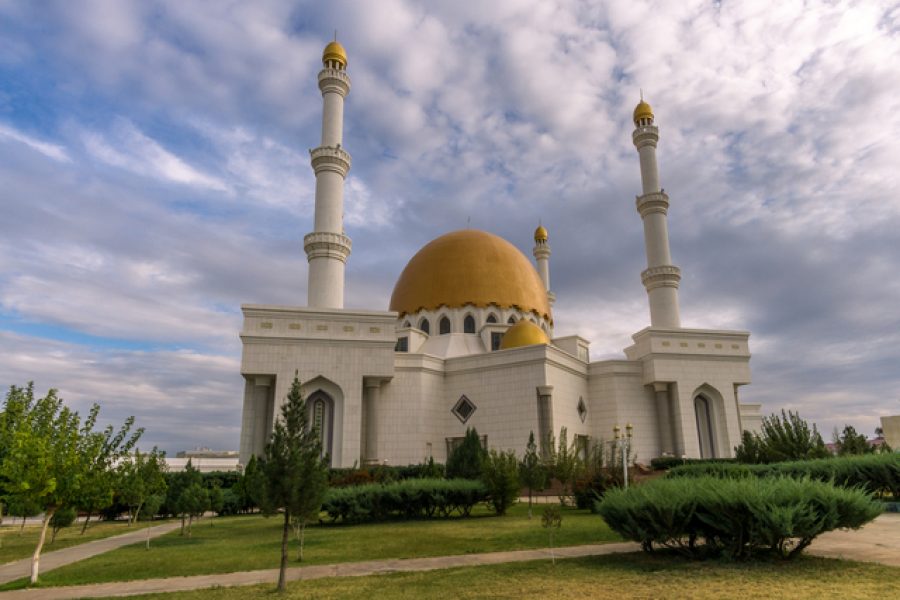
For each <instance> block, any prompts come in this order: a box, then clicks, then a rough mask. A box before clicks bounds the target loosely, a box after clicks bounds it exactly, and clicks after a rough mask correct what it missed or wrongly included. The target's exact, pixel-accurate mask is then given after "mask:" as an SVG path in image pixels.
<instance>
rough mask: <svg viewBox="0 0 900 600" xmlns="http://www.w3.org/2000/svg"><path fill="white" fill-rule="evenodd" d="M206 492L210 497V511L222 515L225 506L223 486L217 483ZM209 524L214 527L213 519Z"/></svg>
mask: <svg viewBox="0 0 900 600" xmlns="http://www.w3.org/2000/svg"><path fill="white" fill-rule="evenodd" d="M206 492H207V494H208V495H209V510H211V511H213V512H214V513H216V514H217V515H218V514H221V512H222V507H223V506H224V505H225V493H224V492H223V491H222V486H221V485H219V484H218V483H215V484H213V486H212V487H210V488H209V489H208V490H206ZM209 524H210V525H212V519H210V520H209Z"/></svg>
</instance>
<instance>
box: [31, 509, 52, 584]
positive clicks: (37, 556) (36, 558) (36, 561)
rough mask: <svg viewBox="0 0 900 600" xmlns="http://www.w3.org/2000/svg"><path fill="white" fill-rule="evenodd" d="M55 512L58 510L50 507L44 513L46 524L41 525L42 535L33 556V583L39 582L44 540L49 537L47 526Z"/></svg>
mask: <svg viewBox="0 0 900 600" xmlns="http://www.w3.org/2000/svg"><path fill="white" fill-rule="evenodd" d="M54 512H56V509H50V510H48V511H47V512H46V513H45V514H44V524H43V525H42V526H41V537H40V538H39V539H38V544H37V547H36V548H35V549H34V554H33V555H32V556H31V585H34V584H35V583H37V580H38V570H39V569H40V566H41V549H42V548H43V547H44V540H46V539H47V528H48V527H49V526H50V519H52V518H53V513H54Z"/></svg>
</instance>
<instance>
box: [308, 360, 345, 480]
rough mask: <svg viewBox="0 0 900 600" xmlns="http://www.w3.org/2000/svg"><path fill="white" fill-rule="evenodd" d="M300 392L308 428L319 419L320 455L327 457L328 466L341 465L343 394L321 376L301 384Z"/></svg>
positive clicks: (337, 387) (338, 388)
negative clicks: (304, 400) (304, 403)
mask: <svg viewBox="0 0 900 600" xmlns="http://www.w3.org/2000/svg"><path fill="white" fill-rule="evenodd" d="M302 392H303V397H304V398H306V410H307V416H308V418H309V425H310V427H315V426H316V424H317V419H319V430H320V440H321V442H322V455H323V456H326V457H328V463H329V465H336V464H341V444H342V443H343V416H344V392H343V391H342V390H341V388H340V386H338V385H337V384H336V383H334V382H333V381H331V380H330V379H328V378H326V377H322V376H321V375H320V376H318V377H314V378H312V379H310V380H309V381H307V382H306V383H305V384H303V387H302Z"/></svg>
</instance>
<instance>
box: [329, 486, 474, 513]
mask: <svg viewBox="0 0 900 600" xmlns="http://www.w3.org/2000/svg"><path fill="white" fill-rule="evenodd" d="M487 496H488V494H487V489H486V488H485V486H484V484H483V483H481V482H480V481H472V480H468V479H406V480H403V481H396V482H390V483H384V484H381V483H373V484H369V485H358V486H354V487H345V488H332V489H330V490H328V493H327V494H326V496H325V502H324V503H323V505H322V510H324V511H325V512H327V513H328V516H329V517H331V519H332V520H333V521H337V520H338V519H340V520H342V521H349V522H359V521H377V520H383V519H387V518H391V517H401V518H406V519H412V518H421V517H433V516H449V515H451V514H453V513H458V514H460V515H462V516H468V515H469V513H470V512H471V511H472V507H474V506H475V505H476V504H478V503H479V502H483V501H485V500H486V499H487Z"/></svg>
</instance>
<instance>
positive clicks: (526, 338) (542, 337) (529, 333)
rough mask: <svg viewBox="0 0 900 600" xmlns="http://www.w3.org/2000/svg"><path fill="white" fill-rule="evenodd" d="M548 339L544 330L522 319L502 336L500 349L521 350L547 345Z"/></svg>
mask: <svg viewBox="0 0 900 600" xmlns="http://www.w3.org/2000/svg"><path fill="white" fill-rule="evenodd" d="M549 343H550V338H548V337H547V334H546V333H544V330H543V329H541V328H540V327H538V326H537V325H535V324H534V323H532V322H531V321H529V320H527V319H522V320H521V321H519V322H518V323H516V324H515V325H513V326H512V327H510V328H509V329H507V330H506V333H504V334H503V339H502V340H500V349H501V350H507V349H509V348H521V347H523V346H534V345H537V344H549Z"/></svg>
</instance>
